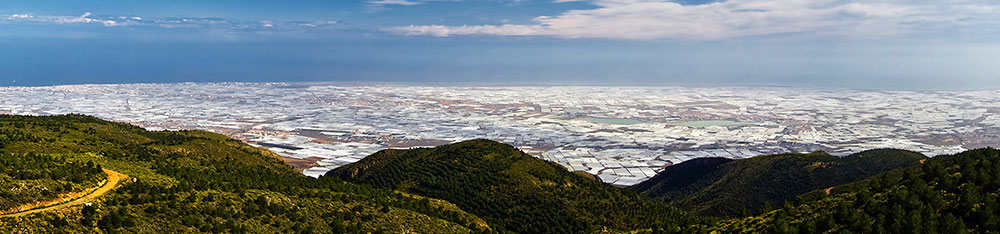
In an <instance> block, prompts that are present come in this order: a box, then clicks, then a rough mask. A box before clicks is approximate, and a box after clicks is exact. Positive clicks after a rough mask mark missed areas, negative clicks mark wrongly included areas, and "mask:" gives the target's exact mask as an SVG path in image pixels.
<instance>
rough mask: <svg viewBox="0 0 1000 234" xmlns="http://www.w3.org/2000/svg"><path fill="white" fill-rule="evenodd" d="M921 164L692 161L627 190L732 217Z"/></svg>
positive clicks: (888, 156) (890, 157) (876, 156)
mask: <svg viewBox="0 0 1000 234" xmlns="http://www.w3.org/2000/svg"><path fill="white" fill-rule="evenodd" d="M925 158H926V157H924V156H923V155H920V154H918V153H914V152H909V151H903V150H888V149H885V150H869V151H865V152H861V153H857V154H853V155H850V156H846V157H836V156H831V155H829V154H826V153H823V152H817V153H810V154H779V155H764V156H757V157H752V158H748V159H740V160H728V159H720V158H708V159H695V160H691V161H687V162H683V163H680V164H678V165H674V166H670V167H667V168H666V169H665V170H664V171H662V172H660V173H659V174H657V176H655V177H653V178H651V179H649V180H647V181H644V182H642V183H640V184H637V185H635V186H632V187H631V189H633V190H635V191H637V192H640V193H642V194H643V195H646V196H650V197H654V198H659V199H662V200H664V201H668V202H669V203H671V204H673V205H676V206H678V207H680V208H683V209H685V210H688V211H691V212H694V213H696V214H701V215H711V216H736V215H741V214H743V213H747V211H752V210H759V209H760V208H761V207H763V206H765V205H766V204H781V203H782V202H785V201H789V200H792V199H794V198H795V196H798V195H801V194H803V193H806V192H809V191H813V190H817V189H824V188H829V187H832V186H836V185H840V184H844V183H850V182H853V181H857V180H861V179H864V178H867V177H869V176H872V175H875V174H879V173H882V172H885V171H888V170H892V169H896V168H901V167H906V166H911V165H915V164H918V163H919V161H920V160H921V159H925Z"/></svg>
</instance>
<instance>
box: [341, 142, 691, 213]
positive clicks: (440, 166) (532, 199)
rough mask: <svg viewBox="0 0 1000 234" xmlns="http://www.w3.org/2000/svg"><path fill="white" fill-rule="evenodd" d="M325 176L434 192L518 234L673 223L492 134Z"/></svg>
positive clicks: (660, 206) (381, 156)
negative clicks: (496, 140)
mask: <svg viewBox="0 0 1000 234" xmlns="http://www.w3.org/2000/svg"><path fill="white" fill-rule="evenodd" d="M327 176H335V177H339V178H341V179H343V180H346V181H351V182H355V183H361V184H370V185H374V186H377V187H384V188H391V189H397V190H400V191H405V192H410V193H414V194H419V195H423V196H427V197H433V198H439V199H443V200H447V201H451V202H452V203H455V204H456V205H458V206H459V207H461V208H462V209H463V210H466V211H469V212H471V213H473V214H476V215H478V216H479V217H482V218H483V219H485V220H486V221H487V222H488V223H489V224H490V225H491V226H493V227H495V228H498V229H499V228H502V229H504V230H507V231H513V232H518V233H588V232H595V231H599V230H603V229H604V228H605V227H606V228H607V229H609V230H636V229H646V228H653V227H670V226H672V225H677V224H678V223H679V222H683V221H684V220H685V216H684V215H683V214H682V212H680V211H679V210H677V209H674V208H671V207H669V206H666V204H664V203H661V202H656V201H653V200H652V199H646V198H643V197H641V196H639V195H638V194H636V193H632V192H630V191H627V190H624V189H619V188H615V187H613V186H610V185H607V184H604V183H601V182H598V181H596V180H594V179H592V178H587V177H584V176H580V175H577V174H574V173H571V172H569V171H567V170H566V169H565V168H564V167H562V166H559V165H557V164H555V163H551V162H547V161H544V160H541V159H537V158H534V157H532V156H530V155H527V154H525V153H523V152H521V151H519V150H517V149H516V148H514V147H511V146H509V145H504V144H501V143H497V142H494V141H489V140H471V141H465V142H460V143H455V144H451V145H445V146H439V147H435V148H430V149H411V150H383V151H381V152H378V153H376V154H374V155H372V156H369V157H367V158H365V159H363V160H361V161H359V162H357V163H354V164H350V165H347V166H344V167H341V168H338V169H337V170H334V171H331V172H330V173H328V174H327Z"/></svg>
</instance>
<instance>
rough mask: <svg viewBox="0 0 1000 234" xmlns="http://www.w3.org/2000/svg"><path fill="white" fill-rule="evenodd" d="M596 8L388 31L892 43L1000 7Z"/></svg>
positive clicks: (600, 0) (889, 0)
mask: <svg viewBox="0 0 1000 234" xmlns="http://www.w3.org/2000/svg"><path fill="white" fill-rule="evenodd" d="M559 1H565V0H557V2H559ZM593 4H594V5H596V6H597V8H595V9H586V10H569V11H566V12H563V13H561V14H559V15H557V16H552V17H549V16H539V17H536V18H535V19H534V22H535V24H526V25H516V24H504V25H463V26H443V25H411V26H404V27H392V28H388V30H389V31H392V32H396V33H401V34H405V35H428V36H438V37H445V36H456V35H501V36H513V35H520V36H525V35H528V36H553V37H567V38H615V39H681V40H717V39H726V38H736V37H746V36H758V35H775V34H814V35H830V36H839V37H885V36H892V35H902V34H911V33H936V32H935V30H963V29H966V30H979V29H982V30H986V29H989V28H995V27H996V26H998V25H1000V3H997V2H995V1H990V0H940V1H923V0H866V1H845V0H729V1H724V2H715V3H708V4H702V5H682V4H679V3H676V2H672V1H666V0H596V1H594V2H593Z"/></svg>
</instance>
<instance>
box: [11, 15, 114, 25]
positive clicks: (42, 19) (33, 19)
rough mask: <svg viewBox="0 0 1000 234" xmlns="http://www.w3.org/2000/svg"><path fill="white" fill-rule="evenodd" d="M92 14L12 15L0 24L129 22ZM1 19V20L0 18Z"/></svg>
mask: <svg viewBox="0 0 1000 234" xmlns="http://www.w3.org/2000/svg"><path fill="white" fill-rule="evenodd" d="M92 15H93V14H91V13H90V12H84V13H83V14H82V15H79V16H65V15H38V16H36V15H29V14H12V15H6V16H7V17H5V18H6V19H7V20H6V21H0V23H4V22H7V23H10V22H22V23H25V22H26V23H52V24H91V23H98V24H102V25H104V26H119V25H122V23H127V22H129V20H128V19H127V18H123V19H122V20H121V21H115V20H114V19H112V18H106V19H98V18H93V17H91V16H92ZM0 19H2V18H0Z"/></svg>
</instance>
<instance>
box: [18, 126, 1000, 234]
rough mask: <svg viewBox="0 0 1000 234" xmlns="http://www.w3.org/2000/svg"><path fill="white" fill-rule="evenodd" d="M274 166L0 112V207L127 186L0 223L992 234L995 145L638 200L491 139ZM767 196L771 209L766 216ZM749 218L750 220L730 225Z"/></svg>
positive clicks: (189, 141) (676, 183) (755, 162)
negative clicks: (326, 169)
mask: <svg viewBox="0 0 1000 234" xmlns="http://www.w3.org/2000/svg"><path fill="white" fill-rule="evenodd" d="M277 157H278V156H277V155H275V154H273V153H270V152H268V151H265V150H261V149H258V148H254V147H251V146H249V145H246V144H243V143H241V142H239V141H236V140H233V139H230V138H227V137H225V136H222V135H218V134H213V133H208V132H202V131H182V132H150V131H146V130H143V129H141V128H138V127H135V126H132V125H128V124H121V123H112V122H107V121H103V120H100V119H96V118H93V117H87V116H81V115H66V116H47V117H25V116H8V115H0V208H4V209H10V208H18V207H23V206H22V205H24V204H33V203H36V202H39V201H47V200H53V199H58V198H61V197H65V196H64V195H66V194H72V193H81V191H84V192H85V191H88V189H92V188H95V187H101V188H102V189H104V188H108V187H111V185H114V184H113V183H105V185H109V184H110V185H109V186H100V185H99V184H101V181H102V180H104V179H106V178H109V177H107V175H112V174H107V175H105V174H103V173H101V172H102V169H110V170H113V171H116V172H120V173H123V174H126V175H128V177H127V178H128V179H126V180H122V181H120V183H118V184H117V187H116V188H114V189H113V190H110V192H107V193H104V194H103V195H100V196H99V197H97V200H95V201H92V202H91V203H92V205H79V206H72V205H67V206H60V207H57V208H58V209H55V208H51V209H54V210H51V211H49V210H45V211H44V212H37V213H13V214H12V213H10V212H9V211H0V212H4V213H3V214H0V233H604V232H605V231H607V232H609V233H660V232H667V233H998V230H1000V219H998V215H1000V206H998V203H1000V151H998V150H995V149H980V150H972V151H967V152H963V153H960V154H956V155H946V156H938V157H934V158H925V157H924V156H923V155H920V154H917V153H913V152H909V151H901V150H872V151H865V152H862V153H858V154H854V155H851V156H848V157H842V158H840V157H834V156H830V155H826V154H825V153H813V154H783V155H768V156H758V157H754V158H750V159H740V160H728V159H719V158H716V159H698V160H693V161H689V162H685V163H681V164H678V165H675V166H671V167H668V168H667V169H666V170H664V171H663V172H662V173H661V174H660V175H658V176H656V177H654V178H653V179H652V180H650V181H649V182H645V183H641V184H639V185H637V186H635V187H633V188H632V189H620V188H615V187H613V186H610V185H607V184H604V183H601V182H598V181H596V180H594V179H592V178H588V177H585V176H581V175H578V174H576V173H572V172H569V171H567V170H565V168H563V167H562V166H559V165H557V164H555V163H552V162H547V161H544V160H541V159H537V158H534V157H532V156H530V155H527V154H525V153H523V152H521V151H519V150H518V149H516V148H514V147H511V146H509V145H504V144H500V143H497V142H494V141H489V140H472V141H466V142H460V143H455V144H450V145H444V146H439V147H435V148H425V149H411V150H384V151H380V152H378V153H376V154H374V155H371V156H369V157H367V158H365V159H363V160H361V161H359V162H357V163H354V164H350V165H346V166H344V167H341V168H339V169H337V170H334V171H331V172H330V173H328V174H327V176H324V177H321V178H320V179H313V178H310V177H306V176H303V175H301V174H299V173H297V172H295V170H293V169H292V168H291V167H290V166H288V165H285V164H283V163H282V162H281V161H280V160H279V159H278V158H277ZM114 175H117V174H114ZM114 178H120V177H114ZM344 180H347V181H350V182H346V181H344ZM115 181H118V180H115ZM633 189H634V190H637V191H640V192H642V193H643V194H646V195H650V196H653V197H656V198H650V197H646V196H644V195H642V194H640V193H637V192H634V191H633ZM102 191H107V190H102ZM71 197H72V196H71ZM664 201H667V202H664ZM768 202H770V203H771V204H774V206H773V207H776V208H768V207H767V206H761V205H760V204H766V203H768ZM70 204H76V203H70ZM671 204H674V205H678V206H680V208H677V207H675V206H673V205H671ZM779 204H780V205H779ZM757 206H761V207H760V208H759V209H755V208H758V207H757ZM744 207H745V208H748V209H752V210H760V212H755V213H753V214H752V215H740V216H737V215H736V214H740V213H741V212H738V211H739V210H742V208H744ZM682 209H687V210H691V211H693V213H700V214H712V215H717V214H723V215H731V216H730V217H728V218H727V217H718V216H698V215H696V214H692V212H687V211H685V210H682ZM35 211H37V210H35ZM22 214H24V215H22Z"/></svg>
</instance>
